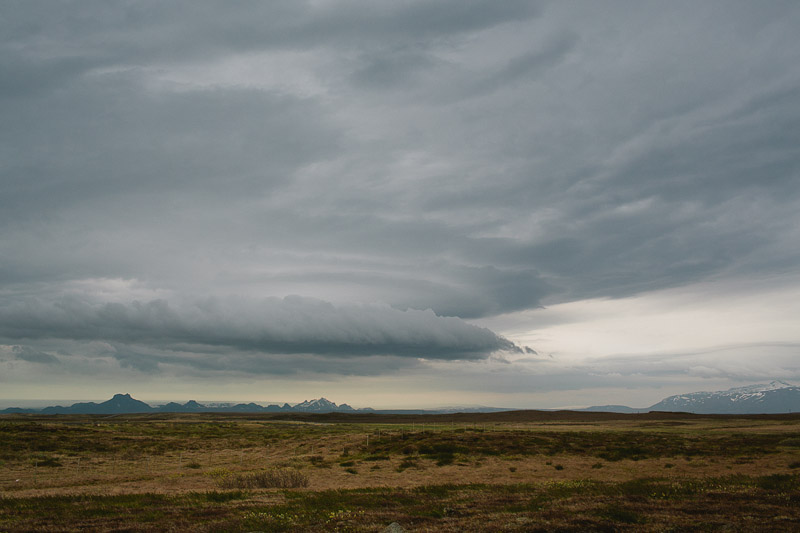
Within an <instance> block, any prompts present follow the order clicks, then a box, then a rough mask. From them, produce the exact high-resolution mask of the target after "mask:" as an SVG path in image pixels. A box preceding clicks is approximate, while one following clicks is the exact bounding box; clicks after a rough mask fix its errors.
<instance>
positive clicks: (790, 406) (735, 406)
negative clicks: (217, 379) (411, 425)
mask: <svg viewBox="0 0 800 533" xmlns="http://www.w3.org/2000/svg"><path fill="white" fill-rule="evenodd" d="M511 410H513V409H504V408H499V407H471V408H464V407H448V408H441V409H429V410H426V409H394V410H375V409H371V408H369V407H367V408H364V409H354V408H353V407H351V406H349V405H347V404H346V403H343V404H341V405H336V404H335V403H334V402H332V401H330V400H328V399H326V398H318V399H315V400H306V401H304V402H301V403H298V404H295V405H290V404H288V403H284V404H283V405H278V404H272V405H268V406H263V405H259V404H256V403H246V404H245V403H239V404H235V405H203V404H201V403H198V402H196V401H194V400H189V401H188V402H186V403H183V404H181V403H176V402H170V403H167V404H164V405H158V406H155V407H153V406H151V405H149V404H147V403H145V402H142V401H139V400H137V399H135V398H133V397H131V395H130V394H115V395H114V397H113V398H111V399H110V400H107V401H105V402H101V403H95V402H82V403H74V404H72V405H70V406H67V407H65V406H60V405H58V406H51V407H45V408H44V409H22V408H19V407H12V408H9V409H5V410H2V411H0V414H14V413H37V414H45V415H56V414H109V415H111V414H130V413H200V412H203V413H207V412H218V413H378V414H442V413H459V412H460V413H491V412H498V411H511ZM577 410H578V411H595V412H598V411H602V412H610V413H639V412H648V411H673V412H685V413H696V414H762V413H763V414H774V413H789V412H800V387H797V386H795V385H791V384H789V383H786V382H785V381H773V382H771V383H768V384H759V385H748V386H746V387H736V388H732V389H728V390H725V391H716V392H692V393H689V394H678V395H675V396H670V397H668V398H664V399H663V400H661V401H660V402H658V403H656V404H654V405H651V406H650V407H645V408H639V409H637V408H634V407H628V406H625V405H602V406H592V407H588V408H586V409H577Z"/></svg>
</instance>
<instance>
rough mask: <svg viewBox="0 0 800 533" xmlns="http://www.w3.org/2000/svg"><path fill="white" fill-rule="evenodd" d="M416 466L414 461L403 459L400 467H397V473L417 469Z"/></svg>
mask: <svg viewBox="0 0 800 533" xmlns="http://www.w3.org/2000/svg"><path fill="white" fill-rule="evenodd" d="M415 466H417V462H416V461H414V460H413V459H410V458H408V457H406V458H405V459H403V460H402V461H401V462H400V464H399V465H397V471H398V472H402V471H403V470H405V469H406V468H411V467H415Z"/></svg>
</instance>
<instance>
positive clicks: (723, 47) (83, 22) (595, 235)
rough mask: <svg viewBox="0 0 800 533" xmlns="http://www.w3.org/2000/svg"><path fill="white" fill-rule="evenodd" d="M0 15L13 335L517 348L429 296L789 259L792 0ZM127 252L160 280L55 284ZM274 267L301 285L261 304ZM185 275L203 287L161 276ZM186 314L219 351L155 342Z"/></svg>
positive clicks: (339, 349)
mask: <svg viewBox="0 0 800 533" xmlns="http://www.w3.org/2000/svg"><path fill="white" fill-rule="evenodd" d="M4 15H5V16H4V17H2V19H1V20H0V71H1V72H2V74H0V80H2V81H0V112H2V115H3V117H4V121H3V126H2V127H0V295H3V296H6V295H9V294H12V293H13V294H17V295H22V296H19V297H18V298H17V297H15V299H13V301H11V300H6V301H5V302H3V304H2V305H3V306H4V307H2V309H0V318H1V319H2V323H0V330H2V331H3V332H4V334H5V335H6V336H8V337H9V338H11V339H23V338H31V339H44V338H53V339H55V338H56V337H58V338H62V342H66V341H63V339H71V338H74V339H79V340H87V339H110V340H113V341H114V342H116V343H117V344H118V345H120V349H119V350H118V351H117V352H115V353H116V355H114V354H112V353H109V354H105V355H103V357H104V358H105V359H103V360H108V361H110V362H111V363H113V364H116V365H127V369H128V370H131V371H135V372H142V373H156V372H159V371H162V370H161V369H163V368H166V367H170V365H175V366H178V367H181V365H183V366H187V365H189V366H191V364H195V366H194V367H192V368H196V369H198V371H200V370H199V369H200V368H207V369H209V371H217V370H213V369H214V368H217V367H216V366H214V365H219V367H220V368H221V367H223V366H224V365H225V364H227V363H226V359H225V358H224V357H221V356H220V358H219V359H214V356H213V354H217V355H220V354H222V353H223V352H226V351H227V350H238V351H239V352H240V356H237V357H234V358H233V359H231V360H230V361H229V363H230V364H231V365H233V366H236V365H237V364H241V365H243V366H244V367H248V368H250V367H252V368H259V366H258V365H259V364H260V361H262V359H260V358H259V357H258V355H259V354H261V355H263V354H265V353H268V354H269V355H270V357H271V358H272V359H273V360H276V361H277V360H278V359H280V360H281V361H283V359H281V358H282V357H283V355H282V354H284V353H285V354H289V355H288V356H287V357H295V356H296V357H295V359H291V360H295V361H296V360H299V359H298V358H302V359H303V361H305V363H304V364H303V365H301V367H302V368H304V369H308V368H310V367H312V366H314V364H316V365H318V368H325V369H328V370H329V371H330V372H346V371H349V370H346V369H347V368H348V366H347V365H349V364H350V363H349V362H348V360H347V358H346V357H345V355H360V356H362V357H372V356H367V355H366V354H383V355H382V357H384V358H385V361H386V365H387V366H386V368H387V371H388V370H390V369H391V368H392V366H391V365H392V364H393V363H391V362H390V361H394V360H396V359H397V358H399V359H402V360H403V361H405V363H404V364H410V363H408V362H409V361H410V358H409V356H413V357H416V356H421V357H431V358H441V359H454V358H463V359H480V358H482V357H485V356H486V354H487V353H489V352H491V351H493V350H496V349H506V348H508V346H507V345H506V344H505V341H504V340H503V339H500V338H499V337H498V336H496V335H495V334H494V333H491V332H486V331H483V330H477V329H474V328H473V327H472V326H469V325H468V324H466V323H464V322H459V321H458V320H457V319H455V318H452V319H451V318H443V317H444V316H452V317H461V318H479V317H487V316H492V315H500V314H503V313H507V312H513V311H519V310H524V309H530V308H534V307H537V306H541V305H543V304H547V305H549V304H551V303H558V302H565V301H572V300H578V299H582V298H587V297H618V296H629V295H633V294H637V293H640V292H645V291H651V290H658V289H663V288H665V287H675V286H680V285H683V284H688V283H695V282H698V281H700V280H704V279H708V278H726V277H730V276H734V275H735V276H748V275H758V276H770V275H772V274H774V273H775V272H782V271H794V270H796V265H797V264H798V260H800V255H798V254H800V252H798V250H800V245H798V237H799V235H798V233H797V230H796V228H797V227H799V226H800V223H799V222H798V214H797V208H796V206H797V203H798V195H799V194H800V189H798V187H800V179H798V173H799V172H800V167H799V166H798V165H800V153H798V148H797V147H798V146H800V120H799V119H800V107H798V105H797V103H796V102H797V97H798V93H799V92H800V83H798V79H800V77H799V76H800V69H799V68H798V65H800V52H798V50H800V47H798V46H797V36H796V35H797V32H796V28H797V27H798V26H800V9H797V7H796V6H795V5H794V4H792V3H777V2H774V3H770V4H769V5H759V6H758V7H753V6H750V5H748V4H747V3H736V2H733V3H731V2H725V3H715V2H709V3H704V4H703V5H695V4H689V3H681V2H674V3H670V4H669V5H658V4H651V3H642V4H637V5H636V6H630V5H621V4H616V3H612V2H609V3H605V2H599V3H595V4H591V5H586V6H581V7H576V6H575V5H573V4H569V3H562V2H552V3H543V4H536V3H532V2H516V1H512V2H477V1H476V2H473V1H469V2H462V1H453V2H422V1H419V2H417V1H414V2H402V3H375V2H355V1H348V2H336V3H325V2H321V3H320V2H308V3H304V2H295V1H287V2H269V3H263V2H243V3H236V4H230V5H225V6H222V5H220V4H218V3H213V2H210V3H204V2H200V3H197V2H192V3H191V4H189V3H186V4H182V3H169V4H167V3H164V2H137V3H133V4H127V5H120V4H112V3H108V2H93V3H87V2H60V3H58V4H52V3H43V2H30V1H25V2H17V3H11V4H8V5H7V6H6V7H5V9H4ZM119 279H126V280H132V281H133V282H135V283H138V284H141V285H142V286H144V287H146V288H147V289H148V290H151V291H153V292H158V291H163V292H164V294H166V296H163V301H168V302H169V304H168V305H164V304H163V303H158V302H157V300H158V298H159V297H160V296H153V297H146V298H138V300H139V301H140V302H146V303H140V304H137V305H134V304H132V303H131V302H132V301H133V300H135V299H137V297H134V296H129V295H128V296H125V297H121V298H117V299H111V298H109V299H108V301H106V300H103V299H91V298H90V299H88V300H86V301H84V300H81V299H77V300H70V296H69V294H71V292H70V290H71V287H72V284H74V283H76V282H81V281H84V282H86V283H88V284H90V285H91V284H92V283H94V282H95V281H97V280H100V281H99V282H98V283H99V284H101V285H102V282H103V280H119ZM287 294H300V295H302V296H305V297H311V298H316V299H317V300H316V301H317V303H312V302H315V300H302V302H303V303H302V304H297V309H305V310H306V311H304V312H300V311H296V310H295V311H293V310H292V309H295V308H293V307H292V305H293V304H292V301H291V300H289V301H286V300H281V299H274V298H273V299H269V298H268V299H266V300H264V301H265V302H267V303H264V304H263V305H261V306H260V307H259V306H258V305H255V304H252V299H254V298H261V297H262V296H263V297H279V298H280V297H284V296H286V295H287ZM203 295H211V296H216V297H219V300H218V301H219V302H223V303H220V304H218V306H219V307H217V308H215V307H214V306H210V307H206V308H204V307H202V306H197V305H187V304H185V303H182V302H186V301H189V300H191V299H192V298H196V297H200V296H203ZM243 295H246V296H248V297H249V299H248V298H244V299H242V302H243V303H241V306H242V309H241V310H237V309H236V306H237V305H239V304H234V303H231V302H234V301H236V296H243ZM112 300H113V301H112ZM319 300H325V301H330V302H335V305H334V304H330V305H329V306H328V305H327V304H321V303H319ZM22 301H25V302H28V304H26V306H23V307H18V306H19V305H22V304H21V303H20V302H22ZM36 302H40V303H36ZM247 302H251V303H247ZM354 302H376V303H379V304H381V306H377V307H374V308H372V307H368V306H359V305H356V304H355V303H354ZM12 308H13V310H14V312H13V313H12V312H11V310H12ZM248 309H249V311H248ZM418 309H431V310H432V311H433V313H435V315H438V316H434V315H432V314H430V313H425V312H423V311H418ZM264 315H268V316H271V317H273V318H274V319H275V320H276V321H273V322H270V321H268V320H266V319H265V320H264V323H263V324H262V323H255V322H254V320H255V319H254V318H253V317H259V316H264ZM215 320H217V321H219V324H217V323H215ZM293 323H294V324H295V325H294V326H291V324H293ZM279 325H281V326H280V327H279ZM281 328H283V329H281ZM293 328H294V329H293ZM323 328H328V329H323ZM369 332H372V333H369ZM440 335H444V337H441V336H440ZM447 335H450V337H447ZM142 339H145V340H144V341H143V340H142ZM145 341H146V342H145ZM14 342H17V341H14ZM26 342H27V341H26ZM137 342H142V343H145V344H144V345H137V344H136V343H137ZM182 343H183V344H185V343H195V346H199V344H202V345H203V346H204V347H205V349H208V350H210V352H211V353H208V354H206V356H202V357H201V356H197V358H193V356H189V355H186V356H185V357H184V356H183V355H180V354H178V352H177V351H175V350H173V351H172V352H170V353H167V352H166V351H165V352H163V353H161V352H158V351H157V349H164V350H166V348H165V347H166V346H170V347H172V348H175V346H177V345H180V344H182ZM198 343H199V344H198ZM123 345H124V346H127V347H128V348H127V350H128V351H126V350H124V349H123V348H122V346H123ZM32 346H33V344H32ZM504 347H506V348H504ZM145 348H146V349H145ZM32 349H37V350H38V351H39V352H40V353H57V349H56V348H52V347H51V348H48V349H47V350H45V349H39V348H36V347H35V346H34V347H33V348H32ZM195 349H196V350H197V352H192V353H200V349H199V348H195ZM251 352H252V353H251ZM306 352H307V353H309V354H312V355H305V354H306ZM187 353H189V352H187ZM203 353H205V352H203ZM212 353H213V354H212ZM248 354H249V355H248ZM253 354H256V355H253ZM59 357H60V356H59ZM250 357H252V360H251V359H248V358H250ZM393 358H395V359H393ZM370 360H372V359H370ZM192 361H194V363H192ZM237 361H238V363H237ZM201 363H202V364H201ZM326 365H330V366H326ZM20 366H23V365H20ZM31 366H32V365H31ZM276 368H282V369H283V370H285V372H287V373H291V372H293V370H292V369H293V367H292V365H291V362H290V359H286V360H285V364H284V363H281V365H276ZM298 368H300V367H298ZM373 368H374V369H376V372H377V369H378V368H379V365H378V363H375V366H374V367H373ZM276 371H277V370H276Z"/></svg>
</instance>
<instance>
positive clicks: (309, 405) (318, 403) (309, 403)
mask: <svg viewBox="0 0 800 533" xmlns="http://www.w3.org/2000/svg"><path fill="white" fill-rule="evenodd" d="M292 410H293V411H305V412H309V413H331V412H336V411H354V409H353V408H352V407H350V406H349V405H347V404H346V403H343V404H342V405H338V406H337V405H336V404H335V403H333V402H332V401H330V400H328V399H326V398H319V399H316V400H306V401H304V402H300V403H298V404H297V405H294V406H292Z"/></svg>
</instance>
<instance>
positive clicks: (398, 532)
mask: <svg viewBox="0 0 800 533" xmlns="http://www.w3.org/2000/svg"><path fill="white" fill-rule="evenodd" d="M405 531H406V530H405V529H403V526H401V525H400V524H398V523H397V522H392V523H391V524H389V525H388V526H386V529H384V530H383V533H405Z"/></svg>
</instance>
